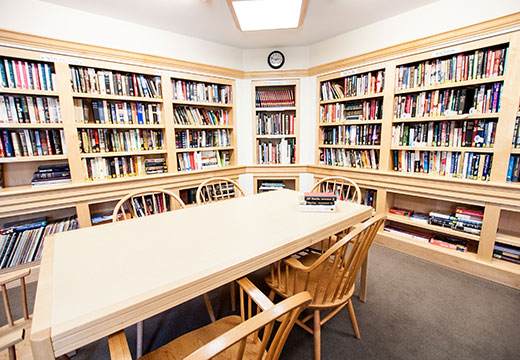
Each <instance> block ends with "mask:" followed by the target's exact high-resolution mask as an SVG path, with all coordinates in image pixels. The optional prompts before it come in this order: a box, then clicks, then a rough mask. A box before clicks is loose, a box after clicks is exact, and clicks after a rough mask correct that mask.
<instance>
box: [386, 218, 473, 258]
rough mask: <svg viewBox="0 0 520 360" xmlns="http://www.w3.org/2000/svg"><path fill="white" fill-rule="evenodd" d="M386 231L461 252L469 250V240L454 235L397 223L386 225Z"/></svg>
mask: <svg viewBox="0 0 520 360" xmlns="http://www.w3.org/2000/svg"><path fill="white" fill-rule="evenodd" d="M383 231H384V232H387V233H389V234H395V235H399V236H402V237H405V238H408V239H413V240H418V241H422V242H426V243H430V244H432V245H436V246H440V247H443V248H445V249H450V250H456V251H460V252H467V251H468V242H467V241H466V240H462V239H458V238H454V237H453V236H447V235H441V234H430V233H427V232H423V231H417V230H410V229H404V228H402V227H399V226H395V225H385V227H384V229H383Z"/></svg>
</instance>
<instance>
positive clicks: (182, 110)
mask: <svg viewBox="0 0 520 360" xmlns="http://www.w3.org/2000/svg"><path fill="white" fill-rule="evenodd" d="M173 120H174V121H175V124H177V125H213V126H217V125H229V113H228V111H227V110H208V109H203V108H194V107H188V106H185V107H184V106H175V107H174V108H173Z"/></svg>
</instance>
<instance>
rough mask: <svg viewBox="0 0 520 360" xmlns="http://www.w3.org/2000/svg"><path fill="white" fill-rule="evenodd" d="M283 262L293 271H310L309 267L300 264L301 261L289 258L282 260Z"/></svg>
mask: <svg viewBox="0 0 520 360" xmlns="http://www.w3.org/2000/svg"><path fill="white" fill-rule="evenodd" d="M283 262H284V263H286V264H287V265H289V267H292V268H293V269H295V270H299V271H303V272H309V271H310V267H309V266H305V265H303V264H302V263H301V261H300V260H298V259H296V258H293V257H290V258H287V259H284V260H283Z"/></svg>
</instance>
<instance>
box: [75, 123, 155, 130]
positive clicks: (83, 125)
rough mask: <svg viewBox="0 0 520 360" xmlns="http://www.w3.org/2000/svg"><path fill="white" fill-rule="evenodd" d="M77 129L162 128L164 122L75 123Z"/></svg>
mask: <svg viewBox="0 0 520 360" xmlns="http://www.w3.org/2000/svg"><path fill="white" fill-rule="evenodd" d="M76 127H77V128H78V129H164V124H88V123H77V124H76Z"/></svg>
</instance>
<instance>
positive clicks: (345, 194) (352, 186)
mask: <svg viewBox="0 0 520 360" xmlns="http://www.w3.org/2000/svg"><path fill="white" fill-rule="evenodd" d="M311 192H331V193H334V194H336V196H337V197H338V200H344V201H352V202H354V203H356V204H361V190H360V189H359V186H358V185H357V184H356V183H355V182H354V180H350V179H349V178H346V177H342V176H333V177H326V178H323V179H321V180H320V181H318V182H317V183H316V184H314V187H313V188H312V190H311Z"/></svg>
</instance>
